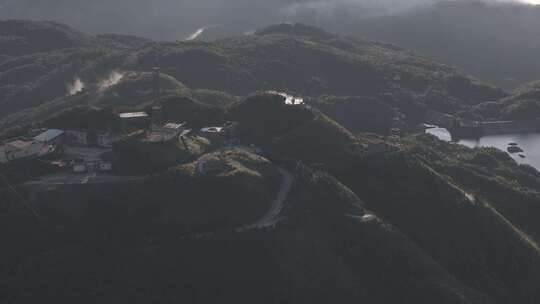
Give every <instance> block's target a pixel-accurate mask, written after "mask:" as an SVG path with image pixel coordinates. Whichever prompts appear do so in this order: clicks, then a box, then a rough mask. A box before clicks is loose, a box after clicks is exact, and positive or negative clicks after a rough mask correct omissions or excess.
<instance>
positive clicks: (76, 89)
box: [67, 77, 85, 96]
mask: <svg viewBox="0 0 540 304" xmlns="http://www.w3.org/2000/svg"><path fill="white" fill-rule="evenodd" d="M84 88H85V84H84V82H82V80H81V79H80V78H78V77H77V78H75V80H74V81H73V83H69V84H68V85H67V94H68V95H69V96H72V95H75V94H77V93H80V92H82V90H84Z"/></svg>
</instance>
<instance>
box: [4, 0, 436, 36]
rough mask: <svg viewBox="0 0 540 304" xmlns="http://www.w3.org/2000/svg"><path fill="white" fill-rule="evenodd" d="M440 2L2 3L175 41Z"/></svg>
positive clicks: (10, 14) (12, 10) (21, 13)
mask: <svg viewBox="0 0 540 304" xmlns="http://www.w3.org/2000/svg"><path fill="white" fill-rule="evenodd" d="M434 2H437V0H407V1H398V0H383V1H376V0H275V1H264V0H199V1H187V0H180V1H177V0H156V1H145V0H95V1H83V0H69V1H68V0H41V1H35V0H1V1H0V18H3V19H7V18H9V19H11V18H19V19H35V20H55V21H60V22H64V23H67V24H69V25H72V26H75V27H76V28H78V29H80V30H84V31H89V32H93V33H104V32H116V33H122V34H136V35H141V36H146V37H148V38H154V39H167V40H174V39H184V38H187V37H189V35H190V34H191V33H193V32H195V31H196V30H197V29H199V28H202V27H205V26H212V25H225V26H227V27H231V28H233V29H235V30H237V31H239V32H243V31H248V30H252V29H256V28H260V27H261V26H264V25H269V24H274V23H278V22H283V21H294V22H304V23H311V24H315V25H320V26H322V25H333V26H336V27H342V26H343V25H347V24H350V23H351V22H353V21H354V20H356V19H357V18H358V17H362V16H374V15H384V14H389V13H395V12H398V11H403V10H406V9H409V8H412V7H415V6H417V5H421V4H429V3H434Z"/></svg>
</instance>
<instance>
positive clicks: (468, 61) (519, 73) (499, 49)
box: [351, 1, 540, 89]
mask: <svg viewBox="0 0 540 304" xmlns="http://www.w3.org/2000/svg"><path fill="white" fill-rule="evenodd" d="M351 31H353V32H356V33H357V34H359V35H361V36H364V37H368V38H370V39H375V40H381V41H386V42H390V43H394V44H396V45H399V46H401V47H404V48H407V49H411V50H416V51H418V52H419V53H422V54H424V55H427V56H429V57H431V58H433V59H435V60H438V61H440V62H444V63H447V64H451V65H455V66H458V67H460V68H461V69H463V70H465V71H467V72H468V73H471V74H473V75H475V76H477V77H480V78H482V79H484V80H486V81H489V82H491V83H493V84H495V85H498V86H501V87H503V88H507V89H513V88H515V87H517V86H520V85H521V84H523V83H525V82H528V81H533V80H536V79H539V78H540V61H539V60H538V54H539V53H540V6H536V7H535V6H531V5H521V4H504V3H499V4H486V3H483V2H481V1H448V2H442V3H439V4H436V5H433V6H429V7H425V8H422V9H418V10H414V11H411V12H408V13H403V14H399V15H394V16H387V17H382V18H376V19H364V20H360V21H359V22H358V23H357V24H356V25H355V29H351Z"/></svg>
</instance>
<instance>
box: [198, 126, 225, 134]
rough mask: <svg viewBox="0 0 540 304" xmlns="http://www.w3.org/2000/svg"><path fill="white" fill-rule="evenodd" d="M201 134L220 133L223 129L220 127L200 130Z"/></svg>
mask: <svg viewBox="0 0 540 304" xmlns="http://www.w3.org/2000/svg"><path fill="white" fill-rule="evenodd" d="M201 132H203V133H221V132H223V128H222V127H208V128H202V129H201Z"/></svg>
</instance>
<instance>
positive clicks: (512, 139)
mask: <svg viewBox="0 0 540 304" xmlns="http://www.w3.org/2000/svg"><path fill="white" fill-rule="evenodd" d="M426 133H429V134H433V135H435V136H437V137H438V138H439V139H441V140H444V141H451V140H452V136H451V135H450V133H449V132H448V131H447V130H446V129H443V128H433V129H428V130H426ZM458 143H460V144H462V145H464V146H467V147H470V148H476V147H494V148H498V149H500V150H503V151H505V152H506V151H507V148H508V144H509V143H517V144H518V146H519V147H520V148H521V149H523V150H524V151H525V152H523V153H516V154H510V156H512V158H513V159H515V160H516V161H517V162H518V163H520V164H529V165H531V166H533V167H535V168H536V169H537V170H540V133H527V134H504V135H490V136H484V137H481V138H480V139H478V140H475V139H462V140H460V141H458ZM519 154H522V155H525V158H521V157H520V156H519Z"/></svg>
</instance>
